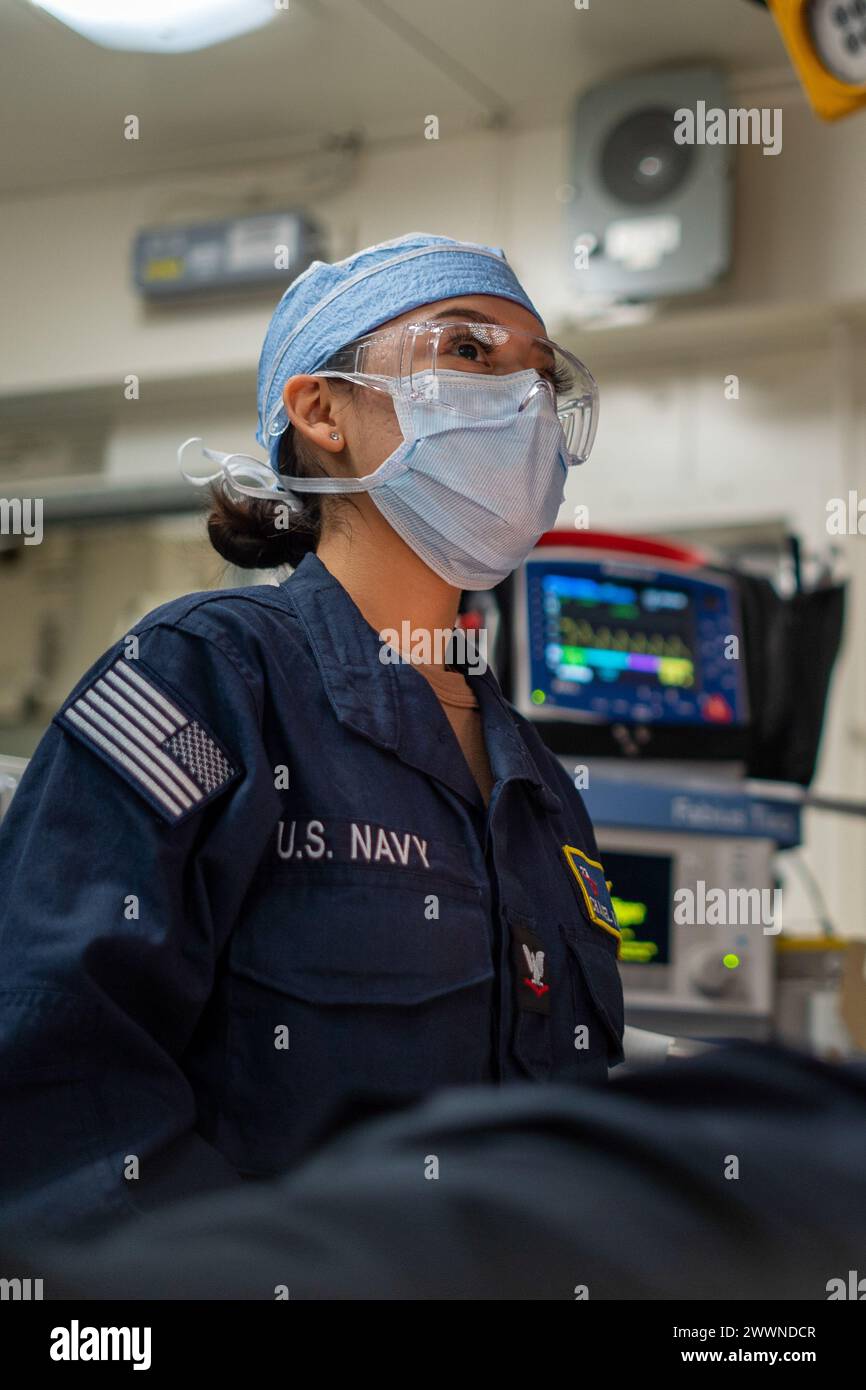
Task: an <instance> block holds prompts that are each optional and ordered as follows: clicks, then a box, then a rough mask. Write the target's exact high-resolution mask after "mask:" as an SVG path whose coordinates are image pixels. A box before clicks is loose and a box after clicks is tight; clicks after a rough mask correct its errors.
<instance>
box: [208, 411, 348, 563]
mask: <svg viewBox="0 0 866 1390" xmlns="http://www.w3.org/2000/svg"><path fill="white" fill-rule="evenodd" d="M292 433H293V431H292V429H291V427H290V428H289V429H287V430H286V432H285V434H284V435H283V437H282V440H281V442H280V472H281V473H284V474H287V475H289V476H291V475H292V474H295V473H296V474H298V475H299V476H300V475H303V474H307V473H310V472H312V471H313V470H312V469H310V468H309V466H306V461H305V460H304V459H299V458H296V450H295V446H294V440H293V439H292V437H291V436H292ZM315 471H320V470H315ZM277 522H279V525H277V524H276V523H277ZM287 523H288V524H287ZM321 529H322V512H321V504H320V502H319V499H318V497H316V496H314V495H310V496H309V498H308V499H304V510H303V511H302V512H291V513H290V512H288V511H287V508H286V506H285V504H281V503H280V501H279V500H278V499H277V500H275V501H274V502H265V501H259V500H258V499H257V498H255V497H246V496H244V494H243V493H233V492H231V491H230V490H229V489H228V487H227V485H225V484H224V483H223V482H222V481H220V482H218V483H215V484H214V486H213V487H212V488H211V493H210V510H209V512H208V518H207V533H208V537H209V539H210V543H211V545H212V546H213V548H214V550H216V551H217V553H218V554H219V555H221V556H222V557H223V559H224V560H228V561H229V563H230V564H232V565H237V566H238V567H239V568H240V569H247V570H252V569H277V568H278V567H279V566H281V565H291V566H292V568H294V567H295V566H296V565H299V564H300V562H301V560H302V559H303V558H304V556H305V555H307V554H308V553H309V552H310V551H312V550H315V549H316V546H317V545H318V543H319V536H320V534H321Z"/></svg>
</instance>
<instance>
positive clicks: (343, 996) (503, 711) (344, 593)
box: [0, 235, 623, 1234]
mask: <svg viewBox="0 0 866 1390" xmlns="http://www.w3.org/2000/svg"><path fill="white" fill-rule="evenodd" d="M596 409H597V395H596V390H595V385H594V382H593V381H592V377H591V376H590V374H589V373H588V372H587V371H586V369H585V368H584V367H583V366H582V364H581V363H580V362H579V361H578V360H577V359H576V358H574V357H572V356H571V355H570V354H568V353H567V352H564V351H563V350H562V349H560V348H559V347H557V345H556V344H554V343H551V342H550V341H549V340H548V339H547V338H546V336H545V331H544V325H543V323H542V321H541V319H540V317H539V316H538V314H537V311H536V310H535V308H534V306H533V305H532V303H531V301H529V299H528V298H527V296H526V294H525V292H524V291H523V289H522V287H521V285H520V283H519V282H518V280H517V278H516V277H515V275H514V273H513V271H512V270H511V268H510V267H509V266H508V264H507V262H506V260H505V258H504V255H503V254H502V252H501V251H498V250H496V249H493V248H489V247H482V246H476V245H474V244H471V243H460V242H455V241H452V240H450V239H449V238H443V237H432V236H426V235H411V236H408V237H404V238H400V239H398V240H397V241H395V242H389V243H385V244H383V245H380V246H375V247H371V248H368V249H367V250H365V251H362V252H359V253H358V254H357V255H355V256H353V257H350V258H349V259H348V260H346V261H343V262H339V263H336V264H333V265H331V264H323V263H320V262H316V263H314V264H313V266H311V267H310V269H309V270H307V271H306V272H305V273H304V274H303V275H302V276H300V278H299V279H298V280H296V281H295V282H294V283H293V284H292V285H291V286H290V287H289V289H288V290H287V291H286V294H285V295H284V296H283V298H282V299H281V301H280V303H279V305H278V306H277V309H276V311H275V313H274V315H273V318H272V321H271V325H270V327H269V330H268V334H267V337H266V339H265V343H264V347H263V350H262V357H261V363H260V370H259V429H258V434H257V437H258V439H259V442H260V443H261V444H262V445H263V446H264V447H265V448H266V449H267V451H268V455H269V463H268V464H267V465H265V464H264V463H262V462H261V461H258V462H257V461H256V460H253V459H249V458H246V457H243V456H237V455H222V454H218V453H215V452H214V451H211V450H204V452H205V453H206V454H207V455H208V457H210V458H213V459H215V460H216V461H217V462H218V464H219V473H218V475H212V476H211V478H209V479H201V478H199V479H197V480H196V481H208V482H213V481H214V477H216V480H217V485H216V486H215V487H213V490H212V503H211V506H212V510H211V512H210V515H209V519H208V529H209V535H210V538H211V541H212V543H213V544H214V546H215V547H216V549H217V550H218V551H219V552H220V553H221V554H222V555H223V556H225V557H226V558H227V559H230V560H232V561H234V562H235V563H237V564H240V565H242V566H247V567H252V568H268V567H274V568H277V567H280V566H284V565H287V564H289V565H291V566H293V567H294V571H293V573H292V574H291V576H290V577H289V578H288V579H285V580H284V581H283V582H282V583H273V584H259V585H255V586H251V587H246V588H237V589H230V590H222V591H214V592H204V593H196V594H191V595H187V596H186V597H184V598H179V599H176V600H174V601H172V602H170V603H167V604H164V605H163V606H162V607H160V608H157V609H155V610H154V611H153V612H151V613H149V614H148V615H147V616H146V617H145V618H143V619H142V620H141V621H140V622H139V623H137V624H136V625H135V627H134V628H133V629H132V630H131V631H130V632H129V633H128V634H126V636H125V637H124V638H123V639H121V640H120V641H118V642H117V643H115V645H114V646H112V647H111V648H110V650H109V651H107V652H106V653H105V654H104V655H103V656H102V657H101V658H100V659H99V660H98V661H97V662H96V663H95V664H94V665H93V666H92V667H91V668H90V670H89V671H87V672H86V674H85V675H84V676H83V677H82V679H81V680H80V681H79V683H78V684H77V686H76V687H75V689H74V690H73V691H72V692H71V693H70V695H69V697H68V699H67V700H66V701H65V703H64V704H63V706H62V707H61V709H60V710H59V711H58V712H57V714H56V715H55V717H54V719H53V721H52V723H51V725H50V727H49V729H48V731H47V733H46V734H45V736H44V738H43V739H42V741H41V743H40V745H39V747H38V748H37V750H36V753H35V754H34V757H33V759H32V760H31V762H30V764H29V766H28V768H27V771H26V773H25V775H24V777H23V779H22V781H21V784H20V786H19V789H18V791H17V793H16V795H15V798H14V800H13V802H12V805H11V808H10V810H9V812H8V814H7V816H6V819H5V821H4V823H3V825H2V829H0V984H2V989H0V1087H2V1102H0V1106H2V1115H3V1126H2V1129H3V1134H2V1138H0V1190H2V1196H3V1200H4V1204H5V1206H6V1210H7V1213H9V1214H11V1215H12V1216H13V1217H14V1218H15V1219H16V1220H18V1221H20V1222H21V1223H22V1225H25V1226H26V1227H27V1228H28V1229H30V1230H33V1229H38V1230H50V1231H53V1232H65V1233H72V1234H85V1233H89V1232H91V1231H93V1230H95V1229H97V1228H99V1227H101V1226H103V1225H105V1224H108V1223H110V1222H113V1221H116V1220H118V1219H120V1218H122V1217H124V1216H128V1215H130V1214H131V1213H134V1212H137V1211H141V1210H144V1209H146V1208H148V1207H150V1206H153V1205H156V1204H158V1203H160V1202H163V1201H165V1200H167V1199H168V1198H174V1197H178V1196H181V1195H185V1194H187V1193H190V1192H197V1191H201V1190H202V1189H204V1188H207V1187H211V1186H219V1185H222V1184H226V1183H231V1182H237V1181H240V1180H242V1179H244V1178H250V1177H262V1176H269V1175H272V1174H276V1173H279V1172H281V1171H283V1170H285V1169H286V1168H287V1167H289V1166H290V1165H291V1164H293V1163H294V1162H296V1161H297V1159H298V1158H300V1157H301V1155H302V1154H303V1153H304V1152H305V1151H306V1150H307V1149H308V1148H309V1147H310V1146H311V1144H312V1143H313V1142H314V1141H315V1139H316V1136H317V1134H318V1133H320V1132H321V1131H322V1129H323V1127H325V1126H326V1125H327V1124H328V1123H329V1122H330V1121H331V1119H332V1117H333V1116H334V1114H335V1113H338V1112H339V1110H340V1108H341V1107H343V1106H345V1105H346V1104H347V1103H348V1102H350V1101H352V1099H353V1098H357V1097H359V1096H368V1097H374V1096H375V1097H376V1098H377V1099H379V1100H381V1099H383V1098H384V1099H385V1100H386V1101H387V1100H389V1099H395V1100H402V1099H404V1098H408V1097H411V1096H418V1095H422V1094H424V1093H427V1092H429V1091H431V1090H432V1089H434V1088H436V1087H440V1086H444V1085H455V1084H472V1083H484V1082H494V1083H496V1082H505V1081H509V1080H511V1079H513V1078H527V1077H531V1078H536V1079H539V1080H544V1079H547V1078H553V1077H559V1078H563V1077H565V1078H570V1079H573V1080H574V1081H576V1082H580V1081H584V1080H586V1081H597V1080H603V1079H604V1078H606V1075H607V1070H608V1067H609V1066H611V1065H614V1064H616V1063H617V1062H618V1061H620V1060H621V1058H622V1048H621V1039H622V1027H623V1014H622V991H621V986H620V980H619V975H618V970H617V960H616V958H617V947H618V933H617V930H616V921H615V917H614V914H613V909H612V907H611V903H610V897H609V895H608V891H607V887H606V884H605V879H604V871H603V869H602V867H601V864H600V862H599V857H598V851H597V848H596V844H595V840H594V837H593V832H592V827H591V824H590V821H589V819H588V816H587V814H586V811H585V809H584V807H583V804H582V801H581V799H580V796H579V794H578V793H577V792H576V791H575V789H574V787H573V786H572V784H571V781H570V779H569V777H568V776H567V774H566V773H565V772H564V770H563V769H562V768H561V766H560V765H559V763H558V762H557V761H556V759H555V758H554V757H553V756H552V755H551V754H550V753H549V752H548V751H547V750H546V748H545V747H544V746H543V744H542V743H541V741H540V740H539V738H538V736H537V734H536V733H535V731H534V729H533V728H532V727H531V726H530V725H529V724H528V723H527V722H526V721H525V720H524V719H522V718H521V717H520V716H519V715H517V714H516V713H515V711H514V710H513V709H511V708H510V706H509V705H508V704H507V703H506V701H505V700H504V698H503V696H502V694H501V692H500V690H499V688H498V685H497V683H496V680H495V678H494V676H493V674H492V673H491V672H490V671H489V670H488V669H486V667H485V664H484V662H483V660H480V659H479V655H480V654H479V653H478V651H475V652H474V653H473V654H472V659H468V658H467V659H464V660H463V661H462V664H461V663H460V662H457V663H455V662H454V661H449V660H448V659H447V652H446V653H445V655H443V652H442V650H441V649H440V648H438V647H437V640H436V639H437V637H441V636H442V635H443V634H444V635H445V636H446V637H447V634H449V633H450V632H451V631H452V629H453V628H454V624H455V619H456V613H457V606H458V602H459V599H460V593H461V590H462V589H485V588H490V587H492V586H493V585H495V584H496V583H498V582H499V581H500V580H501V579H502V578H503V577H504V576H505V575H506V574H508V573H509V572H510V571H511V570H513V569H514V568H515V567H516V566H517V565H518V564H520V563H521V561H522V559H523V558H524V557H525V555H526V554H527V553H528V551H529V550H530V549H531V548H532V546H533V545H534V543H535V541H536V539H537V538H538V536H539V535H540V534H541V533H542V532H543V531H545V530H546V529H548V528H549V527H551V526H552V525H553V524H554V521H555V518H556V514H557V511H558V508H559V505H560V503H561V501H562V498H563V489H564V483H565V479H566V476H567V470H568V468H569V467H570V466H572V465H573V464H575V463H579V462H582V461H583V459H584V458H585V457H586V455H587V453H588V452H589V448H590V447H591V443H592V438H593V435H594V430H595V419H596ZM184 447H185V446H184ZM407 634H408V636H407ZM453 650H454V649H453V648H452V654H453ZM458 655H460V654H459V653H458ZM464 655H465V654H464Z"/></svg>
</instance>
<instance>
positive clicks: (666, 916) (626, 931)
mask: <svg viewBox="0 0 866 1390" xmlns="http://www.w3.org/2000/svg"><path fill="white" fill-rule="evenodd" d="M602 859H603V863H604V872H605V876H606V878H607V880H608V882H609V883H610V897H611V902H612V903H613V910H614V913H615V915H616V922H617V926H618V927H619V929H620V931H621V932H622V940H621V942H620V948H619V958H620V960H621V961H622V963H623V964H624V965H625V964H628V965H667V964H668V963H669V961H670V922H671V858H670V856H669V855H666V854H643V853H640V854H637V853H636V854H628V853H624V852H622V851H620V850H610V851H605V852H604V854H603V856H602Z"/></svg>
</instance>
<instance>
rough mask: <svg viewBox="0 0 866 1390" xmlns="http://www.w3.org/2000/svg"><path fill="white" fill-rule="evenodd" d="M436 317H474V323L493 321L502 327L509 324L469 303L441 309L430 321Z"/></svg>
mask: <svg viewBox="0 0 866 1390" xmlns="http://www.w3.org/2000/svg"><path fill="white" fill-rule="evenodd" d="M434 319H472V321H473V322H474V323H493V324H497V325H498V327H500V328H505V327H506V326H507V325H506V324H504V323H499V320H498V319H492V318H491V317H490V315H489V314H482V313H481V311H480V309H470V308H469V306H468V304H453V305H452V306H451V308H450V309H440V311H439V313H438V314H432V315H431V316H430V320H429V322H431V323H432V322H433V321H434Z"/></svg>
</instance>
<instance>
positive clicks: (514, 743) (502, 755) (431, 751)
mask: <svg viewBox="0 0 866 1390" xmlns="http://www.w3.org/2000/svg"><path fill="white" fill-rule="evenodd" d="M278 588H279V592H280V593H281V594H282V596H283V598H284V600H285V601H286V602H287V604H288V606H289V607H290V608H291V609H292V611H293V612H294V613H295V615H296V616H297V618H298V620H299V622H300V623H301V626H302V627H303V629H304V632H305V633H306V636H307V639H308V641H309V643H310V647H311V649H312V652H313V656H314V658H315V661H316V664H317V666H318V668H319V673H320V675H321V679H322V685H323V687H324V690H325V694H326V695H327V697H328V700H329V702H330V704H331V707H332V708H333V710H334V713H335V715H336V717H337V719H338V720H339V721H340V723H341V724H344V725H346V726H347V727H348V728H351V729H353V730H354V731H355V732H356V733H358V734H361V735H362V736H363V737H364V738H367V739H369V740H370V741H371V742H373V743H376V744H378V745H379V747H381V748H386V749H388V750H389V751H391V752H393V753H395V754H396V755H397V757H399V758H400V759H401V761H403V762H405V763H407V764H409V765H410V766H412V767H416V768H419V769H420V770H421V771H424V772H426V773H428V774H430V775H432V776H434V777H436V778H437V779H438V780H439V781H440V782H443V783H445V785H446V786H449V787H450V788H451V789H452V790H453V791H456V792H458V793H459V794H460V795H461V796H462V797H464V798H465V799H466V800H468V801H470V802H471V803H472V804H474V805H476V806H481V805H483V803H482V801H481V794H480V792H479V790H478V787H477V784H476V782H475V779H474V777H473V776H472V774H471V772H470V771H469V767H468V764H467V763H466V760H465V759H464V758H455V757H454V736H453V734H452V733H451V730H450V727H448V725H447V720H445V717H444V714H443V712H442V710H441V706H440V705H439V701H438V699H437V698H436V695H435V693H434V691H433V689H432V688H431V686H430V684H429V682H428V681H426V680H425V679H424V677H423V676H422V675H421V674H420V673H419V672H418V671H413V670H412V667H411V666H410V665H408V664H406V663H403V662H397V663H391V662H382V661H381V660H380V652H381V650H382V643H381V642H380V640H379V634H378V633H377V632H376V630H375V628H373V627H372V626H371V625H370V623H368V622H367V620H366V618H365V617H364V616H363V614H362V613H361V611H360V609H359V608H358V607H357V605H356V604H355V603H354V601H353V600H352V599H351V598H350V596H349V594H348V593H347V592H346V590H345V589H344V588H343V586H342V584H340V583H339V581H338V580H337V579H335V578H334V576H333V575H332V574H331V572H330V570H328V569H327V568H326V567H325V566H324V565H323V564H322V562H321V560H320V559H319V558H318V556H317V555H314V554H312V553H310V554H308V555H305V556H304V558H303V560H302V561H301V563H300V565H298V567H297V569H296V570H295V571H294V573H293V574H292V575H290V577H289V578H288V579H286V580H284V581H283V582H282V584H280V585H279V586H278ZM467 676H468V679H469V681H470V682H471V685H472V689H473V691H474V693H475V695H476V698H477V699H478V704H479V708H480V712H481V720H482V725H483V729H484V741H485V744H486V746H487V755H488V757H489V759H490V767H491V771H492V773H493V777H494V782H500V781H505V782H508V781H515V780H520V781H525V782H528V783H529V784H530V786H531V787H532V790H533V792H534V794H535V796H536V798H537V800H538V801H539V803H540V804H541V805H542V806H543V807H544V808H545V809H546V810H549V811H561V810H562V803H561V801H560V799H559V797H557V796H556V795H555V794H554V793H553V792H552V791H550V789H549V787H548V786H547V784H546V782H545V781H544V779H543V777H542V776H541V774H540V773H539V770H538V767H537V766H536V764H535V762H534V761H533V759H532V757H531V755H530V753H529V750H528V748H527V747H526V744H525V742H524V740H523V738H522V737H521V735H520V732H519V729H518V726H517V724H516V721H515V719H514V716H513V714H512V712H511V710H510V708H509V706H508V703H507V702H506V700H505V698H504V696H503V695H502V692H501V690H500V689H499V685H498V683H497V681H496V679H495V677H494V676H493V674H492V672H490V671H489V670H487V671H485V672H484V674H483V675H480V676H478V675H474V676H473V675H468V673H467Z"/></svg>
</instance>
